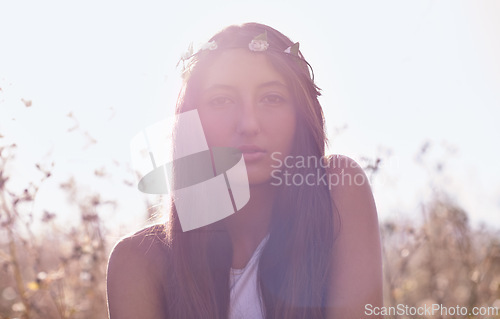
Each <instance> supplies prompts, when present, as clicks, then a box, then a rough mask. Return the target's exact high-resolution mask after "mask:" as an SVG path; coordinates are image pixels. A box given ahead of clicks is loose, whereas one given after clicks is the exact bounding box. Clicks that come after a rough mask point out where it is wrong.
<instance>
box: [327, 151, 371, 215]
mask: <svg viewBox="0 0 500 319" xmlns="http://www.w3.org/2000/svg"><path fill="white" fill-rule="evenodd" d="M326 159H327V164H328V165H327V167H326V173H327V180H328V183H329V185H328V186H329V189H330V194H331V197H332V199H333V201H334V202H335V204H336V205H337V209H338V210H339V213H340V214H341V215H346V214H347V213H348V212H353V211H355V212H356V213H357V214H361V215H375V216H376V214H377V213H376V207H375V201H374V198H373V193H372V189H371V186H370V181H369V179H368V177H367V176H366V174H365V172H364V170H363V168H362V167H361V166H360V165H359V164H358V163H357V162H356V161H355V160H354V159H352V158H350V157H348V156H346V155H340V154H332V155H329V156H327V157H326Z"/></svg>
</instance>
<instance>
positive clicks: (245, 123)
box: [197, 49, 296, 185]
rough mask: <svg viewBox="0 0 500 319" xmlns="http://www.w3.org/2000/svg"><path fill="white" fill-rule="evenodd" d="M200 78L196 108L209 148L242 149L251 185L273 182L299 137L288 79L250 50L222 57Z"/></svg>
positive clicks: (228, 51)
mask: <svg viewBox="0 0 500 319" xmlns="http://www.w3.org/2000/svg"><path fill="white" fill-rule="evenodd" d="M200 76H201V78H200V89H201V91H200V94H199V95H198V96H199V100H198V101H197V103H198V104H197V107H198V112H199V115H200V119H201V123H202V125H203V129H204V131H205V135H206V138H207V142H208V145H209V146H211V147H214V146H224V147H235V148H239V149H240V150H241V151H242V153H243V156H244V159H245V164H246V167H247V172H248V179H249V183H250V185H256V184H262V183H267V182H270V181H271V177H272V176H271V173H272V170H273V169H275V168H273V167H272V165H275V166H276V165H278V164H279V162H278V160H277V159H280V160H281V159H283V158H284V157H285V156H287V155H289V154H290V151H291V148H292V142H293V139H294V133H295V126H296V113H295V108H294V106H293V101H292V100H291V94H290V92H289V89H288V86H287V85H286V83H287V82H286V81H285V78H284V77H283V76H282V75H281V74H280V73H278V71H277V70H276V69H275V68H274V67H273V66H272V65H271V63H270V62H269V61H268V59H267V57H266V55H265V53H255V52H250V51H248V50H246V49H231V50H227V51H223V52H222V53H220V55H219V56H218V57H216V58H215V59H214V61H213V63H211V64H210V66H209V67H208V68H207V69H206V70H205V72H204V73H203V74H201V75H200ZM271 155H272V157H271Z"/></svg>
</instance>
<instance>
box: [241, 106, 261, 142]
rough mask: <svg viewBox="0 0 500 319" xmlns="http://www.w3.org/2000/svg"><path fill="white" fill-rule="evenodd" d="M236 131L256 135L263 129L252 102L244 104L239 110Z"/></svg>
mask: <svg viewBox="0 0 500 319" xmlns="http://www.w3.org/2000/svg"><path fill="white" fill-rule="evenodd" d="M238 115H239V118H238V125H237V127H236V131H237V133H238V134H242V135H248V136H251V135H255V134H258V133H259V132H260V130H261V127H260V122H259V118H258V116H257V110H256V107H255V106H254V105H253V104H252V103H246V104H244V105H242V107H241V108H240V112H239V114H238Z"/></svg>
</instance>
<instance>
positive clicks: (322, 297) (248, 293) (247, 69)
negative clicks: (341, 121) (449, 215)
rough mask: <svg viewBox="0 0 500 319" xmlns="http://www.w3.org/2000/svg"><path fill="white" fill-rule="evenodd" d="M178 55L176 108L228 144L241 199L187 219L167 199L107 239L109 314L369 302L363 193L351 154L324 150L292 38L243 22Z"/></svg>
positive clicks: (370, 212) (294, 313)
mask: <svg viewBox="0 0 500 319" xmlns="http://www.w3.org/2000/svg"><path fill="white" fill-rule="evenodd" d="M187 62H188V65H187V69H186V74H185V77H184V87H183V89H182V92H181V94H180V96H179V100H178V105H177V110H176V112H177V114H181V113H183V112H186V111H189V110H194V109H196V110H197V112H198V114H199V118H200V120H201V124H202V126H203V131H204V133H205V136H206V140H207V143H208V146H209V147H232V148H236V149H239V150H240V151H241V153H242V154H243V158H244V161H245V166H246V171H247V174H248V183H249V190H250V199H249V201H248V203H247V204H246V205H245V206H244V207H243V208H241V209H240V210H238V211H237V212H236V213H234V214H232V215H230V216H229V217H227V218H224V219H222V220H220V221H217V222H215V223H212V224H209V225H206V226H203V227H199V228H197V229H194V230H190V231H183V230H182V228H181V223H180V221H179V216H178V214H177V210H176V206H175V205H172V208H171V211H170V218H169V221H168V222H167V223H166V225H156V226H153V227H150V228H148V229H145V230H142V231H140V232H138V233H137V234H135V235H133V236H130V237H128V238H125V239H123V240H122V241H120V242H119V243H118V244H117V245H116V246H115V248H114V249H113V252H112V254H111V257H110V261H109V266H108V303H109V313H110V318H111V319H123V318H143V319H147V318H343V319H345V318H362V317H366V314H365V307H370V308H369V309H373V307H376V306H381V304H382V270H381V268H382V265H381V248H380V238H379V230H378V221H377V213H376V208H375V203H374V200H373V196H372V192H371V189H370V186H369V183H368V180H367V178H366V175H365V174H364V173H363V170H362V169H361V168H360V167H359V166H358V165H357V164H356V163H355V162H354V161H353V160H352V159H350V158H348V157H344V156H330V157H325V154H324V152H325V144H326V137H325V130H324V117H323V112H322V108H321V105H320V103H319V102H318V96H319V95H320V93H319V89H318V88H317V87H316V85H315V84H314V79H313V76H312V70H311V69H310V66H309V64H308V63H307V62H306V60H305V59H304V57H303V56H302V54H301V53H300V51H299V50H298V44H294V43H293V42H291V41H290V40H289V39H288V38H287V37H286V36H284V35H283V34H281V33H280V32H278V31H276V30H275V29H273V28H271V27H269V26H266V25H262V24H257V23H247V24H243V25H239V26H230V27H228V28H226V29H224V30H222V31H221V32H219V33H218V34H216V35H215V36H214V37H212V38H211V39H210V42H209V43H208V45H207V46H206V47H205V48H204V49H202V50H200V51H199V52H198V53H196V54H194V55H193V56H191V57H190V58H189V61H187ZM174 166H175V163H174ZM192 200H193V201H196V198H193V199H192ZM367 305H371V306H367ZM366 309H368V308H366ZM372 317H374V316H372Z"/></svg>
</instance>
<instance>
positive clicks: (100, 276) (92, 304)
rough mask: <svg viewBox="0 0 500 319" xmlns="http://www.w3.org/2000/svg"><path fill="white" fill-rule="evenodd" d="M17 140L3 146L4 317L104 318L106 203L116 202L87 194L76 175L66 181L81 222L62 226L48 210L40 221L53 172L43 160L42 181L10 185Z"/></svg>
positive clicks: (0, 251)
mask: <svg viewBox="0 0 500 319" xmlns="http://www.w3.org/2000/svg"><path fill="white" fill-rule="evenodd" d="M15 147H16V146H15V145H9V146H1V147H0V209H1V214H0V263H1V270H0V279H1V280H0V282H1V284H0V318H3V316H6V317H7V318H10V317H19V316H20V317H22V318H98V317H104V316H106V296H105V271H106V261H107V257H108V252H109V249H108V244H107V243H106V240H105V232H106V229H105V227H104V223H103V221H102V220H101V219H100V216H99V211H100V210H101V208H102V207H103V206H107V205H111V206H113V207H114V206H115V202H114V201H107V200H103V199H102V198H101V197H100V195H99V194H87V195H81V194H80V192H79V191H78V189H79V186H78V184H77V183H76V182H75V181H74V180H73V179H70V180H68V181H67V182H65V183H62V184H61V185H60V187H61V189H63V190H64V191H65V192H66V193H67V194H68V200H69V201H70V202H71V203H72V204H74V205H75V206H77V207H78V211H79V213H80V218H81V220H80V223H79V224H78V226H76V227H61V226H59V225H58V224H57V223H55V222H54V221H55V220H56V218H57V214H56V213H52V212H48V211H44V212H43V214H42V216H41V217H40V218H39V219H40V220H39V222H41V224H42V231H41V232H40V231H38V232H37V235H35V234H34V233H33V227H34V225H35V224H36V222H37V220H35V216H34V213H33V204H34V202H35V199H36V195H37V193H38V190H39V189H40V186H41V185H42V184H43V182H44V181H45V180H47V179H48V178H50V177H51V169H52V168H53V164H51V165H49V167H44V166H43V165H42V164H36V168H37V169H38V170H39V171H40V172H41V173H42V177H41V179H40V180H39V181H38V182H37V183H30V184H29V186H28V187H27V188H26V189H24V190H23V191H22V192H21V193H20V194H18V193H15V192H13V191H10V190H9V189H8V187H7V186H8V180H9V176H8V175H7V169H6V168H7V164H9V161H12V160H13V159H14V149H15Z"/></svg>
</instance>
